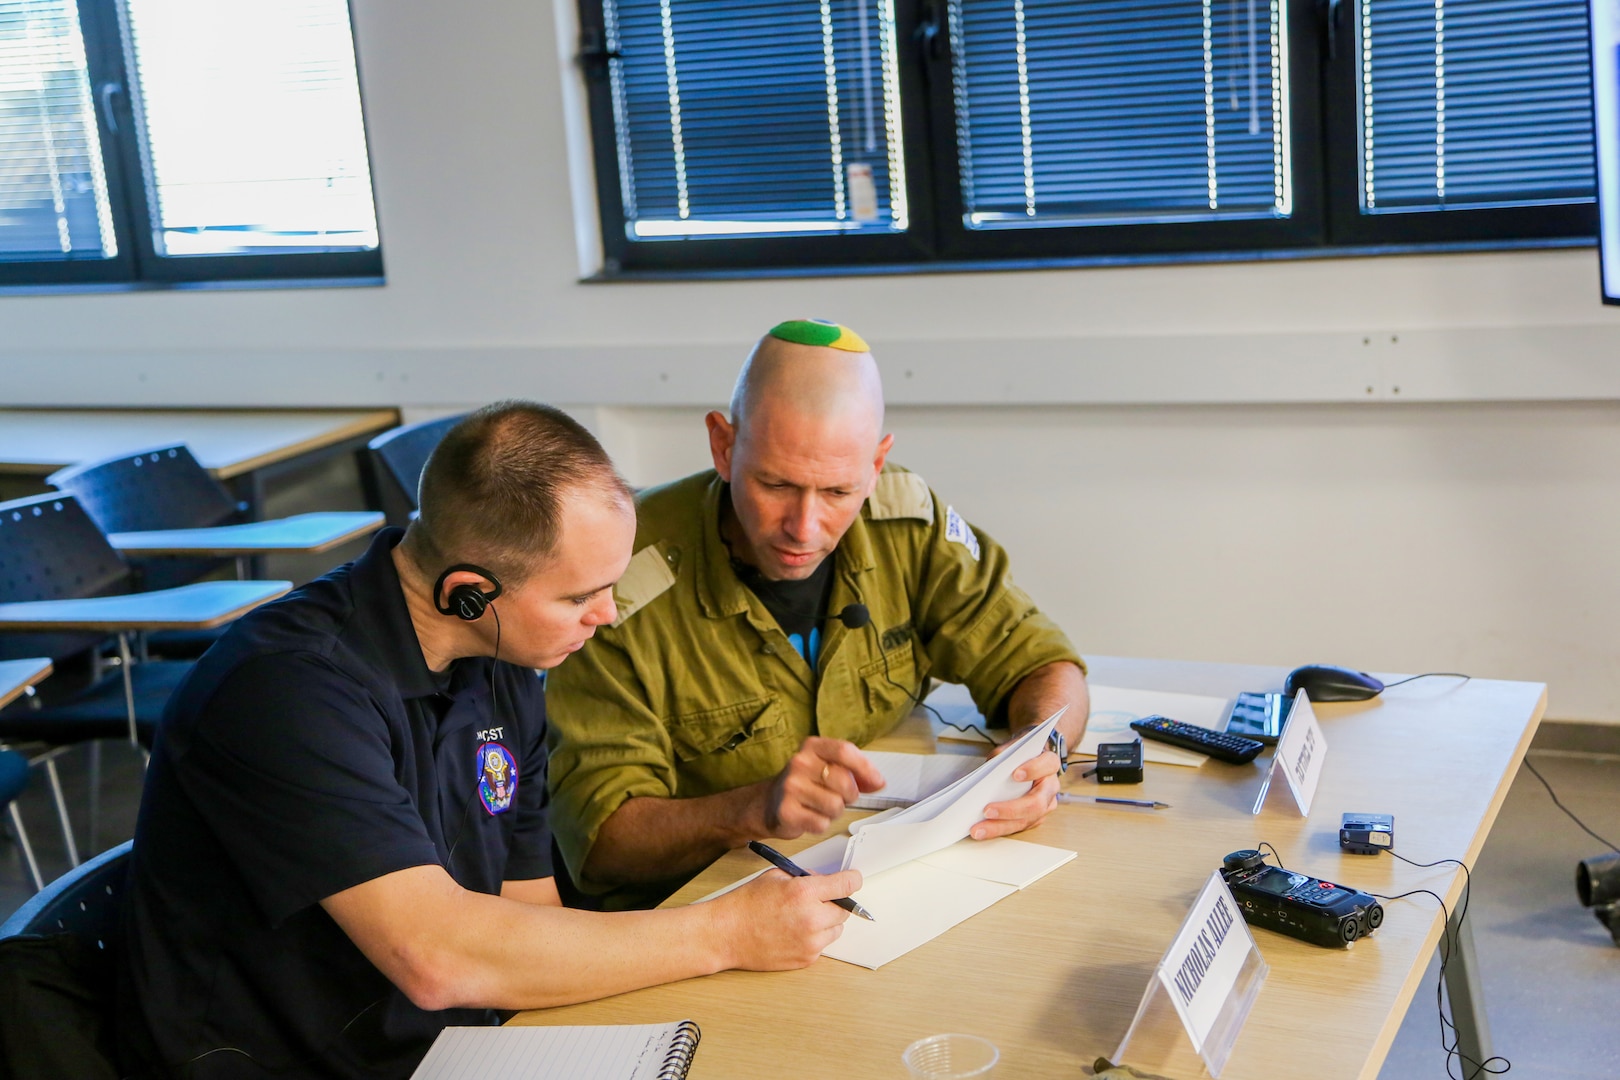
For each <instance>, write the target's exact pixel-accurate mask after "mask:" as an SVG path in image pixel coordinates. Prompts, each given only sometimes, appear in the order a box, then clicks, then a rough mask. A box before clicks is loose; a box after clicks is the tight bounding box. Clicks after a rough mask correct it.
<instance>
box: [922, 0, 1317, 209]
mask: <svg viewBox="0 0 1620 1080" xmlns="http://www.w3.org/2000/svg"><path fill="white" fill-rule="evenodd" d="M948 12H949V18H950V53H951V61H952V65H951V66H952V90H953V95H954V101H953V105H954V113H955V117H956V139H957V154H958V160H959V165H960V171H961V186H962V203H963V213H964V218H965V223H966V224H967V226H968V227H969V228H996V227H1000V228H1008V227H1011V228H1028V227H1030V226H1032V225H1075V224H1119V223H1151V222H1177V221H1193V220H1217V219H1221V218H1254V217H1285V216H1287V215H1288V214H1289V212H1290V207H1291V201H1292V191H1291V184H1292V181H1291V175H1290V172H1291V169H1290V163H1289V131H1288V123H1287V101H1288V96H1289V86H1288V76H1287V55H1288V49H1287V34H1286V30H1285V27H1284V25H1283V9H1282V0H1203V2H1202V3H1200V2H1198V0H1192V2H1187V0H1182V2H1179V3H1165V2H1163V0H1087V2H1086V3H1074V2H1073V0H951V3H950V5H949V8H948Z"/></svg>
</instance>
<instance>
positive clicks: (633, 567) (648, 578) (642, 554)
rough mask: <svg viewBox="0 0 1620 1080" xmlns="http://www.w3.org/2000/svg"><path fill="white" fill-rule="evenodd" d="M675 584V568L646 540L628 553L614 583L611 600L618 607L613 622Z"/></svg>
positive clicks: (624, 617) (627, 615)
mask: <svg viewBox="0 0 1620 1080" xmlns="http://www.w3.org/2000/svg"><path fill="white" fill-rule="evenodd" d="M673 584H675V571H674V569H673V568H672V567H671V566H670V565H669V560H668V559H666V558H665V557H664V553H663V552H662V551H660V550H659V547H658V545H657V544H648V545H647V546H646V547H644V548H642V549H641V550H640V551H638V552H636V553H635V554H634V555H632V556H631V557H630V565H629V566H626V567H625V568H624V576H623V577H622V578H620V579H619V583H618V584H617V585H615V586H613V603H614V604H615V605H617V607H618V609H619V615H618V618H616V619H614V620H613V625H614V626H619V625H621V624H623V622H624V620H626V619H628V618H629V617H630V616H632V615H634V614H635V613H636V612H638V611H640V610H641V609H642V608H644V607H646V606H647V605H648V604H649V603H651V602H652V601H653V600H655V599H657V598H658V597H659V596H661V595H662V594H663V593H664V592H666V591H668V589H669V587H670V586H671V585H673Z"/></svg>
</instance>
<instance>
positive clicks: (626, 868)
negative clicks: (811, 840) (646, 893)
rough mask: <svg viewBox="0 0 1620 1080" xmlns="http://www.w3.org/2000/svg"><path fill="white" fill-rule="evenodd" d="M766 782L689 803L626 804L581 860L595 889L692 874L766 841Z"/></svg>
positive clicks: (630, 801)
mask: <svg viewBox="0 0 1620 1080" xmlns="http://www.w3.org/2000/svg"><path fill="white" fill-rule="evenodd" d="M770 784H771V781H770V780H764V781H761V782H760V783H757V784H749V785H748V786H746V787H740V788H735V789H733V790H731V791H722V792H719V793H717V794H714V795H703V796H699V797H697V798H693V799H661V798H653V797H650V796H640V797H638V798H634V799H628V800H626V801H625V802H624V803H623V804H622V805H621V806H620V807H619V808H618V809H617V810H615V811H614V812H613V813H612V814H611V815H609V816H608V819H607V820H606V821H604V822H603V823H602V827H601V829H600V830H598V831H597V834H596V843H595V845H593V846H592V848H591V853H590V855H589V856H588V857H587V858H586V860H585V873H584V877H585V879H586V880H587V881H588V882H590V883H591V884H594V885H631V884H643V883H650V882H656V881H667V880H668V879H670V878H674V877H683V876H686V875H690V874H695V873H697V872H698V871H699V870H702V869H703V868H704V867H705V866H708V865H709V864H710V863H712V862H713V861H714V860H716V859H718V858H719V857H720V856H722V855H724V854H725V853H726V852H728V851H730V850H731V849H732V848H736V847H741V846H742V845H743V844H746V843H747V842H748V841H750V840H757V839H759V838H761V837H764V836H768V835H769V830H768V829H767V828H766V825H765V819H764V804H765V798H766V794H767V792H768V790H769V787H770Z"/></svg>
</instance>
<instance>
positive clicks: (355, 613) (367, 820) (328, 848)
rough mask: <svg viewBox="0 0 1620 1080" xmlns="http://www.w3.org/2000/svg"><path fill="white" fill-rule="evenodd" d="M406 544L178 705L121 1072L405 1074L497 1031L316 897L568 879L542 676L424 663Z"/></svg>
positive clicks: (137, 907)
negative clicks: (432, 996)
mask: <svg viewBox="0 0 1620 1080" xmlns="http://www.w3.org/2000/svg"><path fill="white" fill-rule="evenodd" d="M401 535H402V534H401V532H400V530H398V529H389V530H385V531H384V532H382V533H380V534H379V535H378V537H377V538H376V540H375V541H374V542H373V543H372V545H371V547H370V549H369V550H367V551H366V553H365V554H364V555H363V556H361V557H360V558H359V559H357V560H355V561H354V562H353V563H350V564H348V565H347V566H343V567H340V568H339V569H337V570H335V571H333V572H332V573H330V574H328V575H326V576H325V577H323V578H321V579H319V580H318V581H314V582H311V583H310V584H309V585H307V586H305V587H304V588H302V589H299V590H298V591H296V592H294V593H292V594H291V595H289V596H287V597H286V598H284V599H282V600H280V601H277V602H276V603H273V604H268V605H266V606H264V607H262V608H259V609H258V610H256V611H254V612H253V613H251V614H249V615H248V616H246V617H245V618H243V619H242V620H241V621H240V622H238V623H237V624H236V625H235V626H233V627H232V628H231V629H230V631H229V632H228V633H227V634H226V635H225V636H224V637H223V638H222V639H221V640H220V641H219V642H218V643H217V644H216V645H214V647H213V648H211V649H210V650H209V651H208V653H207V654H206V655H205V656H204V657H203V658H202V659H201V660H200V661H199V662H198V664H197V667H196V669H195V670H194V671H193V672H192V673H191V674H190V675H189V676H188V677H187V679H186V681H185V682H184V683H182V684H181V686H180V688H179V689H178V690H177V691H176V692H175V695H174V697H173V699H172V700H171V701H170V702H169V707H168V711H167V712H166V713H165V716H164V720H163V723H162V725H161V726H160V728H159V731H158V737H157V742H156V745H155V746H154V747H153V751H152V760H151V764H150V766H149V769H148V772H147V776H146V790H145V793H144V795H143V797H142V800H141V812H140V820H139V824H138V826H137V828H136V832H135V851H134V857H133V861H132V863H131V865H130V879H129V891H128V896H127V901H126V903H125V905H124V941H123V944H122V948H121V950H120V953H121V959H120V978H119V1002H118V1034H119V1047H120V1053H121V1054H122V1055H124V1057H125V1058H126V1060H125V1061H123V1062H122V1064H123V1066H124V1069H125V1071H126V1074H130V1075H151V1076H184V1077H195V1078H208V1077H233V1078H234V1077H257V1076H263V1075H275V1076H278V1077H292V1076H319V1077H408V1076H409V1075H410V1073H411V1071H412V1070H413V1069H414V1068H415V1067H416V1064H417V1062H418V1061H419V1060H420V1058H421V1057H422V1055H423V1054H424V1053H425V1052H426V1051H427V1048H428V1045H429V1044H430V1043H431V1042H432V1040H433V1037H434V1036H435V1035H436V1034H437V1033H438V1032H439V1029H440V1028H442V1027H444V1026H445V1025H447V1024H479V1023H490V1022H493V1014H491V1013H490V1012H488V1011H480V1010H447V1011H444V1012H434V1013H430V1012H424V1011H422V1010H421V1009H418V1008H416V1007H415V1006H414V1005H412V1004H411V1002H410V1001H409V999H407V998H406V997H405V995H404V994H402V993H400V992H399V990H397V989H396V988H395V987H394V986H393V984H391V983H390V982H389V981H388V980H387V979H386V978H385V977H384V976H383V975H382V973H381V972H379V971H378V970H377V969H376V968H375V967H374V966H372V964H371V962H370V961H368V960H367V959H366V958H365V956H364V955H362V954H361V952H360V950H359V949H358V948H356V947H355V945H354V944H353V943H352V942H351V941H350V940H349V938H348V936H347V935H345V934H344V933H343V931H342V930H341V929H340V928H339V927H338V925H337V924H336V923H335V922H333V921H332V919H331V917H330V916H328V915H327V914H326V911H325V910H324V909H323V908H322V907H321V906H320V901H321V900H322V899H324V898H325V897H328V896H331V895H333V894H334V893H338V892H341V891H343V890H344V889H347V888H349V887H351V886H354V885H358V884H360V883H362V882H365V881H370V880H371V879H373V878H376V877H380V876H382V875H383V874H388V873H391V872H393V871H395V870H403V869H406V868H408V867H413V866H424V865H439V866H444V867H446V868H447V869H448V870H449V872H450V874H451V876H452V877H454V878H455V880H456V881H457V882H459V883H460V884H461V885H462V886H464V887H466V888H468V889H473V890H476V891H479V892H484V893H497V892H499V891H500V887H501V883H502V881H507V880H526V879H529V878H539V877H549V876H551V873H552V869H551V833H550V829H549V827H548V825H547V821H546V813H547V810H546V803H547V799H546V755H545V726H546V720H545V699H544V695H543V693H542V688H541V683H540V679H539V677H538V676H536V674H535V673H534V672H533V671H531V670H529V669H527V668H520V667H515V666H513V665H511V664H507V663H496V662H493V661H491V660H488V659H483V658H473V659H465V660H459V661H457V662H455V663H454V664H452V665H451V667H450V669H449V671H448V672H446V673H445V674H444V675H443V676H436V675H434V673H432V672H431V671H429V670H428V668H427V665H426V664H425V662H424V661H423V659H422V650H421V647H420V645H419V644H418V642H417V638H416V632H415V630H414V629H413V628H412V626H411V621H410V616H409V613H408V612H407V610H406V607H405V598H404V596H403V594H402V593H401V591H400V585H399V578H398V576H397V574H396V572H395V570H394V564H393V560H392V558H391V552H392V550H393V547H394V545H395V544H396V543H398V542H399V538H400V536H401ZM492 672H493V678H494V683H493V685H494V693H495V702H494V705H493V707H492V706H491V702H490V687H491V674H492ZM513 783H515V785H516V790H515V792H514V791H513V790H512V788H511V785H512V784H513Z"/></svg>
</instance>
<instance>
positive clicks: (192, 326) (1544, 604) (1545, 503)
mask: <svg viewBox="0 0 1620 1080" xmlns="http://www.w3.org/2000/svg"><path fill="white" fill-rule="evenodd" d="M560 2H561V3H562V4H564V5H567V4H570V3H571V2H572V0H560ZM355 12H356V25H357V34H358V38H359V45H360V61H361V68H362V77H363V84H364V85H363V89H364V93H365V100H366V108H367V120H368V126H369V132H370V139H371V147H372V156H373V170H374V175H375V183H376V191H377V198H378V209H379V214H380V218H381V223H382V231H383V242H384V258H385V261H386V264H387V273H388V284H387V286H386V287H383V288H345V289H319V290H317V289H304V290H296V289H293V290H245V291H234V292H187V291H177V292H143V293H126V294H116V295H72V296H6V297H0V400H3V401H4V402H5V403H9V404H33V405H67V404H118V405H139V404H166V405H174V404H181V405H230V404H235V405H272V404H277V405H279V404H294V405H327V404H351V403H367V404H369V403H377V404H401V405H404V406H406V407H407V408H409V409H411V410H413V411H417V410H423V411H425V410H432V409H439V408H446V407H452V406H456V405H460V404H463V403H468V402H477V401H481V400H487V399H489V398H492V397H496V396H500V395H506V394H524V395H529V396H534V397H540V398H546V399H550V400H554V401H559V402H562V403H566V404H569V405H571V406H576V407H580V408H582V409H583V410H584V412H583V415H586V416H587V417H589V418H591V420H592V422H593V423H594V424H595V426H596V427H597V429H598V430H599V431H601V433H602V434H603V436H604V438H605V439H606V441H607V442H608V443H609V445H610V448H612V449H614V450H615V451H616V452H617V453H619V454H620V455H621V456H622V457H623V458H624V459H625V461H626V468H627V471H629V472H630V473H631V475H632V478H633V479H636V480H638V481H641V482H646V481H650V480H656V479H660V478H663V477H665V476H668V475H673V474H674V472H675V471H676V470H677V468H678V467H684V466H685V465H686V464H699V463H701V461H702V443H701V437H700V434H699V431H698V428H697V426H696V425H697V420H698V418H699V415H700V413H699V410H700V408H701V407H702V406H705V405H708V404H711V403H716V402H719V401H721V400H722V399H723V398H724V396H725V394H726V392H727V390H728V389H729V384H730V379H731V377H732V374H733V372H734V370H735V365H736V362H737V361H738V359H739V358H740V356H741V354H742V351H743V350H744V349H745V348H746V346H747V343H748V342H749V341H750V340H751V339H752V338H753V337H755V336H757V334H758V333H759V332H760V330H761V329H762V328H763V326H765V325H768V324H769V323H770V322H773V321H775V320H776V319H778V318H782V317H791V316H794V315H800V314H816V315H824V316H829V317H834V318H838V319H840V320H842V321H845V322H848V323H851V324H852V325H855V326H856V327H858V328H859V329H860V330H861V332H862V333H863V334H864V335H865V336H866V337H867V338H868V339H869V340H871V341H873V342H874V344H875V346H876V348H877V350H878V353H879V357H880V360H881V361H882V363H883V364H884V367H885V373H886V378H887V380H888V385H889V391H890V396H891V399H892V400H893V401H894V402H896V403H898V405H899V406H900V407H898V408H897V409H896V410H895V412H894V423H895V427H896V430H897V432H898V433H899V435H900V439H901V443H900V446H901V449H900V450H899V451H897V456H898V457H899V459H900V460H903V461H905V462H906V463H908V464H909V465H911V466H913V467H915V468H917V469H918V470H919V471H921V472H923V473H924V475H926V476H927V477H928V478H929V479H930V480H931V481H933V482H934V483H935V484H936V485H937V486H938V487H940V488H941V490H942V491H943V492H944V493H945V494H946V495H947V497H948V498H950V499H951V500H952V501H953V502H955V503H956V504H957V505H958V507H959V509H962V510H963V511H964V512H965V513H967V514H968V515H969V516H970V517H972V518H974V519H975V520H976V521H978V522H979V523H981V524H982V525H984V526H985V527H986V528H988V529H990V530H991V531H992V532H993V533H995V534H997V535H998V537H1000V538H1002V539H1003V540H1004V541H1006V542H1008V543H1009V544H1010V545H1011V546H1012V547H1013V549H1014V552H1015V555H1016V558H1017V564H1016V565H1017V566H1018V567H1019V572H1020V576H1021V577H1022V578H1023V579H1024V580H1025V581H1026V582H1027V583H1028V584H1029V585H1030V586H1031V587H1032V588H1033V589H1034V590H1035V591H1036V593H1037V594H1038V595H1040V596H1041V597H1042V598H1043V600H1045V601H1046V602H1047V604H1048V606H1050V607H1051V608H1052V610H1053V611H1054V612H1055V613H1057V614H1058V615H1059V616H1060V617H1061V618H1063V619H1064V620H1065V622H1066V623H1067V624H1068V625H1070V626H1071V628H1072V629H1073V630H1074V633H1075V636H1076V637H1077V639H1079V640H1080V642H1081V644H1082V647H1083V648H1086V649H1091V650H1093V651H1098V652H1130V653H1151V654H1159V655H1179V656H1188V657H1198V658H1219V659H1233V660H1254V661H1269V662H1277V663H1289V662H1293V661H1296V660H1305V659H1313V658H1326V659H1335V660H1343V661H1346V662H1353V663H1358V664H1364V665H1369V666H1374V667H1384V668H1394V669H1405V670H1414V671H1415V670H1425V669H1428V668H1432V667H1437V666H1441V667H1461V668H1462V669H1463V670H1469V671H1474V672H1477V673H1481V674H1491V675H1502V676H1511V677H1522V678H1544V679H1547V680H1549V681H1550V682H1551V683H1552V701H1553V705H1552V712H1551V715H1554V716H1560V717H1576V718H1601V719H1609V720H1620V676H1617V675H1616V673H1615V667H1616V665H1615V662H1614V661H1615V659H1616V657H1617V655H1620V626H1617V625H1616V620H1615V619H1614V618H1613V617H1612V615H1611V614H1610V613H1611V612H1613V611H1614V610H1615V609H1616V603H1615V601H1616V599H1617V596H1616V593H1617V591H1620V590H1617V580H1616V579H1617V573H1620V571H1617V570H1616V559H1615V557H1614V554H1613V549H1612V545H1610V544H1607V543H1606V542H1605V541H1606V540H1607V539H1608V537H1609V536H1611V535H1613V534H1614V533H1615V526H1616V524H1617V521H1616V511H1615V510H1614V509H1613V507H1614V505H1615V503H1616V499H1615V493H1616V492H1617V491H1620V486H1617V485H1616V483H1615V481H1616V480H1617V478H1620V477H1617V475H1616V474H1617V472H1620V407H1617V406H1616V405H1615V404H1614V402H1616V401H1620V362H1617V361H1616V357H1617V356H1620V312H1616V311H1611V310H1606V309H1604V308H1602V307H1601V306H1600V305H1599V304H1598V302H1597V267H1596V259H1595V256H1594V255H1593V253H1592V252H1591V251H1590V250H1566V251H1548V252H1520V253H1495V254H1476V255H1456V256H1425V257H1405V258H1391V257H1385V258H1365V259H1337V260H1308V261H1288V262H1255V263H1239V264H1227V265H1197V266H1171V267H1151V268H1149V267H1143V268H1113V269H1096V270H1071V271H1048V272H1020V273H999V274H982V273H981V274H934V275H918V276H906V277H899V276H896V277H863V278H810V279H792V280H755V281H743V282H725V283H715V282H691V283H659V284H613V285H600V284H598V285H582V284H579V283H578V280H577V279H578V277H579V274H580V256H579V250H580V244H579V241H578V238H577V237H576V225H577V223H578V222H579V221H580V220H584V221H585V222H587V223H588V222H590V221H591V220H592V214H593V210H592V208H591V207H590V206H589V205H588V204H587V203H585V202H581V201H580V200H578V199H577V198H576V195H577V193H578V192H579V191H580V190H584V191H586V192H587V193H588V190H589V185H588V184H584V185H581V184H580V183H579V182H578V180H577V177H576V181H575V183H573V184H572V185H571V183H570V169H569V161H568V155H567V153H566V148H567V145H568V139H569V126H568V113H567V109H566V108H565V105H564V88H565V87H568V86H570V85H571V82H570V80H571V74H570V73H569V69H568V68H567V67H566V66H565V65H562V64H561V63H560V62H559V60H558V54H559V52H560V51H565V46H564V45H563V44H562V43H563V42H565V41H566V39H567V36H568V35H567V34H566V33H565V34H563V35H561V36H559V33H558V29H557V23H558V21H559V20H560V21H562V22H564V23H566V22H567V21H568V19H569V17H570V15H569V9H568V8H567V7H566V6H565V7H564V8H563V9H562V10H561V11H560V12H559V11H556V10H554V9H553V8H552V7H551V6H549V5H546V4H535V3H518V2H516V0H504V2H501V3H491V4H482V5H461V6H458V7H456V8H454V9H453V10H452V9H449V8H445V7H444V6H443V5H429V4H426V3H423V2H421V0H357V2H356V5H355ZM575 135H576V138H577V130H576V132H575ZM585 246H586V247H587V248H588V247H589V237H588V236H587V237H586V245H585ZM1242 515H1264V516H1266V517H1267V518H1268V519H1271V520H1270V521H1269V523H1268V525H1267V526H1265V527H1257V531H1256V532H1254V533H1245V532H1243V531H1242V526H1241V525H1239V524H1236V523H1235V519H1236V518H1238V517H1240V516H1242ZM1324 575H1335V576H1340V577H1344V578H1348V579H1350V580H1351V581H1352V582H1353V584H1352V585H1350V586H1349V587H1346V588H1344V589H1342V590H1336V589H1332V588H1329V587H1325V586H1322V585H1317V586H1315V587H1314V590H1313V589H1311V588H1306V587H1305V586H1304V585H1302V583H1303V582H1306V581H1309V580H1315V579H1319V578H1321V577H1323V576H1324Z"/></svg>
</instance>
